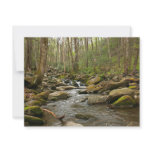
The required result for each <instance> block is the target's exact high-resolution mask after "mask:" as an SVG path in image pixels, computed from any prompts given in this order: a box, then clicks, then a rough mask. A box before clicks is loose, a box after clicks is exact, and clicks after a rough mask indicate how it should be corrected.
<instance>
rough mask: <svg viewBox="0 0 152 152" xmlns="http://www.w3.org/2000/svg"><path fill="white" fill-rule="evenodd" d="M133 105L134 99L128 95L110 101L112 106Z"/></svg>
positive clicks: (134, 103)
mask: <svg viewBox="0 0 152 152" xmlns="http://www.w3.org/2000/svg"><path fill="white" fill-rule="evenodd" d="M134 105H136V101H135V100H134V99H133V98H132V97H131V96H128V95H125V96H122V97H120V98H119V99H118V100H116V101H115V102H114V103H112V106H113V107H133V106H134Z"/></svg>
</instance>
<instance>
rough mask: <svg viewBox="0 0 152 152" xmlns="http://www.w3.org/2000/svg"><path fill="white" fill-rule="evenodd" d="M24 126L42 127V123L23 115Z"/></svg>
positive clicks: (35, 118)
mask: <svg viewBox="0 0 152 152" xmlns="http://www.w3.org/2000/svg"><path fill="white" fill-rule="evenodd" d="M24 124H25V125H29V126H42V125H43V124H44V122H43V120H42V119H41V118H38V117H34V116H29V115H24Z"/></svg>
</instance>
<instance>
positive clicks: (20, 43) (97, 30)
mask: <svg viewBox="0 0 152 152" xmlns="http://www.w3.org/2000/svg"><path fill="white" fill-rule="evenodd" d="M130 36H131V28H130V27H129V26H14V27H13V117H14V118H23V116H24V37H130Z"/></svg>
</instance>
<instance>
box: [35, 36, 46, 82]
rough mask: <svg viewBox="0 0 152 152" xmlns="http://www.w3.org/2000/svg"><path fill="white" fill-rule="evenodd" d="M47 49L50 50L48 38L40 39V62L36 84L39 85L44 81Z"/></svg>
mask: <svg viewBox="0 0 152 152" xmlns="http://www.w3.org/2000/svg"><path fill="white" fill-rule="evenodd" d="M47 51H48V38H41V39H40V63H39V68H38V71H37V79H36V84H37V85H39V84H41V82H42V79H43V75H44V72H45V67H46V60H47Z"/></svg>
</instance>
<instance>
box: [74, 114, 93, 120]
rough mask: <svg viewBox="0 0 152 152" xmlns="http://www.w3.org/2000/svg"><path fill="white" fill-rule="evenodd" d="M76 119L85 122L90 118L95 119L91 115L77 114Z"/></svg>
mask: <svg viewBox="0 0 152 152" xmlns="http://www.w3.org/2000/svg"><path fill="white" fill-rule="evenodd" d="M75 117H76V118H77V119H83V120H88V119H90V118H93V116H92V115H89V114H75Z"/></svg>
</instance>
